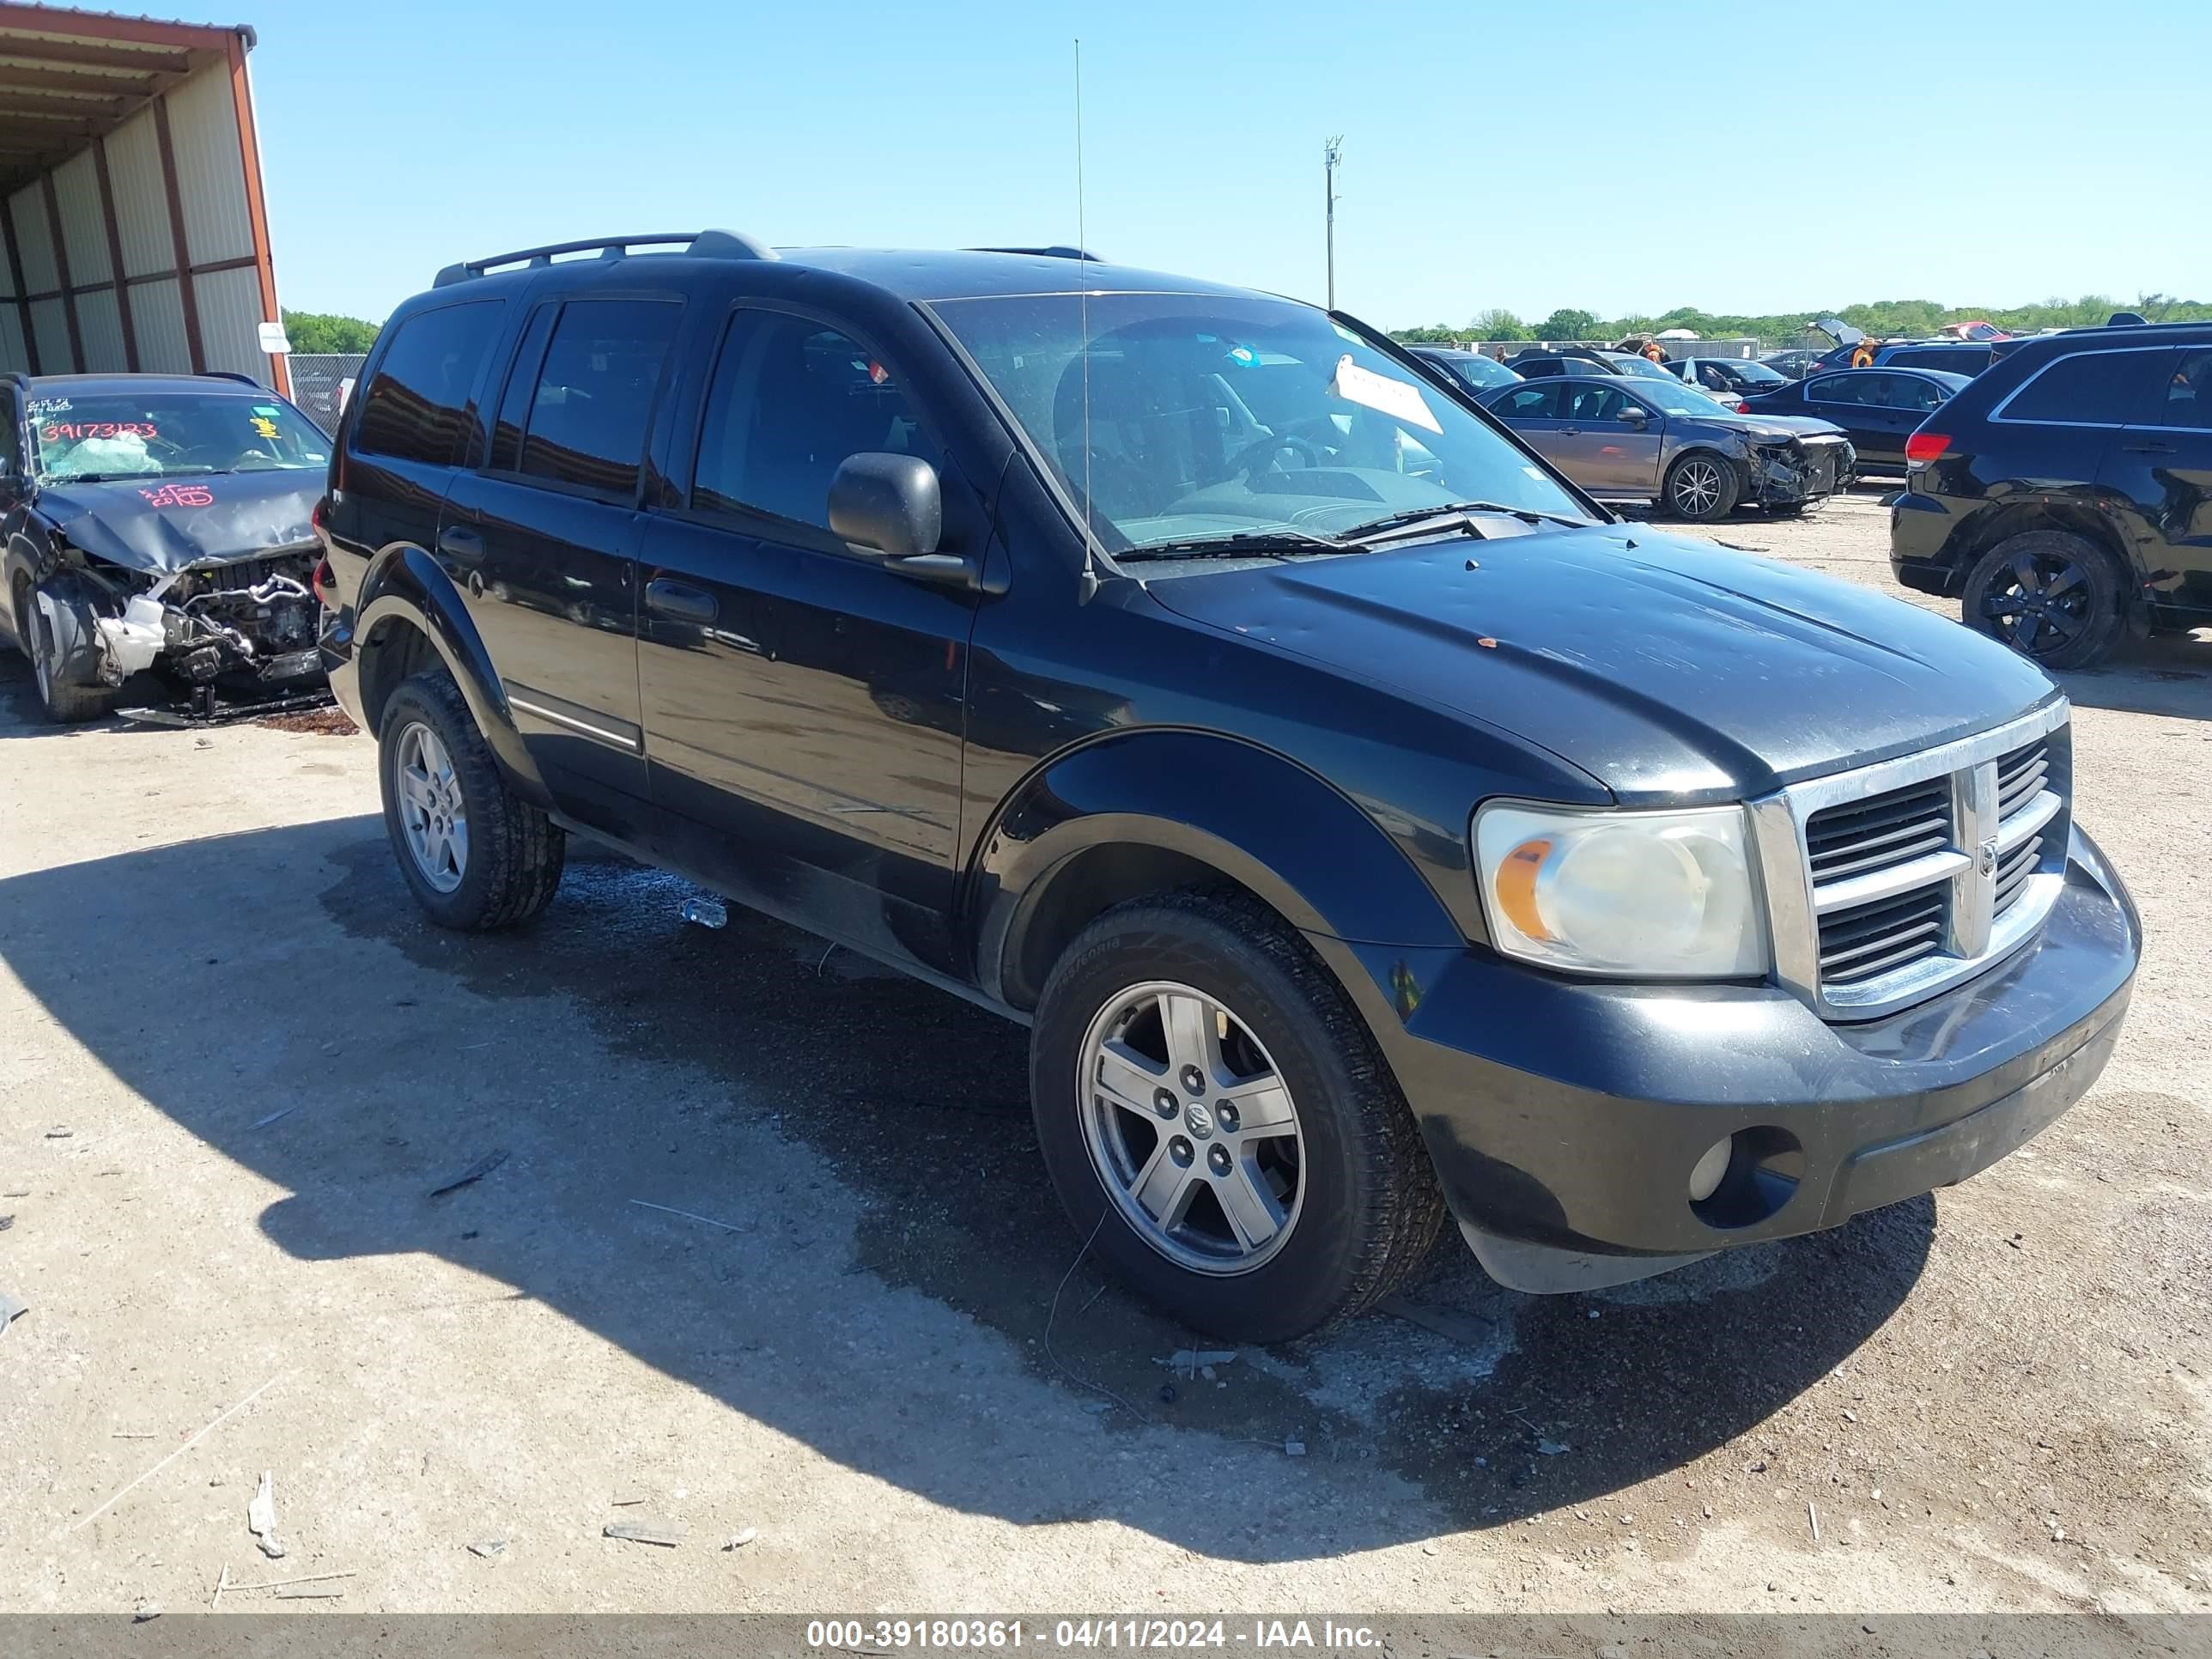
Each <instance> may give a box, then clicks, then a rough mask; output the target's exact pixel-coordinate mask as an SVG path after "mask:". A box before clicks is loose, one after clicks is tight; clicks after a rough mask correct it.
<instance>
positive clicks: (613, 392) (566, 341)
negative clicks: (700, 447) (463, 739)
mask: <svg viewBox="0 0 2212 1659" xmlns="http://www.w3.org/2000/svg"><path fill="white" fill-rule="evenodd" d="M683 309H684V308H683V305H682V303H681V301H679V300H678V299H677V298H676V297H675V296H673V295H666V294H637V295H608V294H605V293H604V292H599V293H594V294H592V295H588V296H584V297H575V298H569V299H566V300H563V299H550V300H547V301H544V302H543V303H541V304H540V305H539V306H538V308H537V309H536V310H535V311H534V312H533V313H532V315H531V317H530V319H529V322H528V324H527V325H526V328H525V330H524V331H523V335H522V340H521V343H520V347H519V348H518V349H517V351H516V353H515V359H514V363H513V368H511V369H510V370H509V371H508V374H507V383H506V389H505V391H504V392H503V393H502V394H501V398H500V403H499V409H498V415H497V419H496V421H495V424H494V427H493V431H492V441H491V453H490V454H489V457H488V459H487V460H486V463H485V465H483V468H482V470H480V471H476V472H472V473H464V474H462V475H461V476H460V477H458V478H457V479H456V480H455V481H454V483H453V489H452V490H451V491H450V492H449V493H448V495H447V501H446V510H445V513H444V515H443V518H442V520H441V523H440V526H439V532H438V556H439V559H440V562H441V563H442V564H444V566H445V567H446V568H447V572H448V574H451V575H452V576H453V580H454V581H455V582H456V584H457V585H459V586H460V588H461V590H462V591H463V592H465V594H467V596H468V604H469V610H470V614H471V618H472V620H473V621H474V622H475V623H476V625H477V631H478V633H479V634H480V635H482V636H483V642H484V648H485V650H486V651H487V652H488V653H489V655H490V657H491V660H492V665H493V667H494V668H495V669H496V670H497V671H498V673H499V677H500V681H501V685H502V687H503V688H504V690H505V692H506V696H507V707H508V708H510V709H511V710H512V711H513V715H514V722H515V726H516V728H517V729H518V730H519V731H520V732H521V733H522V737H523V741H524V742H525V743H526V744H527V745H528V746H529V749H530V752H531V757H532V759H533V760H534V761H535V762H536V763H538V768H539V769H540V771H541V773H542V774H543V775H544V779H545V783H546V787H547V788H548V789H550V791H551V792H552V793H553V795H554V798H555V800H556V803H557V804H558V805H560V806H561V808H562V810H563V811H566V812H568V814H570V815H571V816H573V817H576V818H577V819H579V820H580V821H581V822H584V823H590V824H592V825H595V826H596V827H598V828H600V829H605V830H607V831H609V832H610V833H611V834H614V835H617V836H622V837H623V838H624V839H626V840H641V839H643V838H645V834H646V831H647V827H648V826H647V815H646V811H645V805H646V802H647V787H646V775H645V751H644V738H643V732H642V729H641V724H640V720H639V716H638V696H637V555H638V549H639V546H640V544H641V542H642V540H643V538H644V532H645V514H644V513H642V512H641V510H640V503H641V488H642V483H643V474H644V457H645V451H646V441H647V435H648V433H649V431H650V428H651V426H652V422H653V412H654V410H655V407H656V404H657V402H658V399H659V392H660V387H661V385H662V382H663V380H665V374H666V368H667V362H668V357H669V348H670V346H671V343H673V341H674V339H675V337H676V331H677V329H678V325H679V324H680V322H681V320H682V318H683Z"/></svg>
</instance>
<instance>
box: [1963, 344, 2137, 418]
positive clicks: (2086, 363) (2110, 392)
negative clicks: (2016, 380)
mask: <svg viewBox="0 0 2212 1659" xmlns="http://www.w3.org/2000/svg"><path fill="white" fill-rule="evenodd" d="M2171 361H2172V358H2171V357H2170V356H2169V355H2168V353H2167V352H2166V350H2164V349H2144V350H2140V351H2084V352H2077V353H2075V355H2074V356H2070V357H2061V358H2059V359H2058V360H2057V362H2054V363H2051V364H2049V365H2047V366H2046V367H2045V368H2044V369H2043V370H2042V372H2041V373H2039V374H2035V375H2033V376H2032V377H2031V378H2030V379H2029V380H2028V381H2027V384H2026V385H2025V386H2021V389H2020V390H2019V391H2017V392H2014V393H2013V394H2012V396H2011V397H2010V398H2008V399H2007V400H2006V401H2005V403H2004V404H2003V405H2002V407H2001V408H1999V409H1998V410H1997V411H1996V415H1997V418H1998V419H2000V420H2005V421H2053V422H2061V423H2071V424H2076V425H2082V426H2120V425H2123V424H2124V423H2125V422H2128V421H2130V420H2132V419H2134V418H2136V416H2137V414H2138V412H2139V411H2140V410H2143V409H2145V408H2147V407H2149V406H2151V404H2152V403H2153V399H2152V397H2151V391H2152V388H2153V386H2154V382H2155V380H2156V376H2157V374H2158V371H2159V369H2160V368H2161V367H2162V366H2163V365H2165V364H2166V363H2167V362H2171Z"/></svg>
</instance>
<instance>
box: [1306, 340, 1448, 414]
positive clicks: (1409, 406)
mask: <svg viewBox="0 0 2212 1659" xmlns="http://www.w3.org/2000/svg"><path fill="white" fill-rule="evenodd" d="M1328 389H1329V392H1330V393H1331V395H1332V396H1334V397H1338V398H1343V399H1344V400H1345V402H1346V403H1348V404H1362V405H1364V407H1366V408H1368V409H1372V410H1380V411H1381V412H1382V413H1383V414H1385V415H1388V416H1390V418H1391V419H1392V420H1395V421H1410V422H1413V424H1414V425H1415V426H1419V427H1425V428H1428V430H1430V431H1431V432H1442V431H1443V424H1442V423H1441V422H1438V421H1437V417H1436V416H1435V415H1433V414H1432V413H1431V412H1430V410H1429V404H1428V400H1427V399H1426V398H1423V397H1422V396H1421V389H1420V387H1419V386H1408V385H1407V383H1406V382H1405V381H1403V380H1392V379H1390V377H1389V375H1387V374H1376V373H1375V371H1374V370H1372V369H1369V368H1360V366H1359V365H1358V363H1355V362H1352V356H1351V354H1350V353H1349V352H1347V353H1346V355H1345V356H1341V357H1340V358H1338V359H1337V360H1336V378H1335V379H1334V380H1332V381H1330V382H1329V386H1328Z"/></svg>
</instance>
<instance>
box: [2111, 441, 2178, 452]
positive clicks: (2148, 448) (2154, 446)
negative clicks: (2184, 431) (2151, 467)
mask: <svg viewBox="0 0 2212 1659" xmlns="http://www.w3.org/2000/svg"><path fill="white" fill-rule="evenodd" d="M2120 447H2121V448H2123V449H2124V450H2127V451H2128V452H2130V453H2131V454H2136V455H2171V454H2172V453H2173V446H2172V444H2162V443H2160V442H2159V441H2158V440H2157V439H2155V438H2146V439H2144V440H2143V441H2142V442H2141V443H2134V444H2122V445H2121V446H2120Z"/></svg>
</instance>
